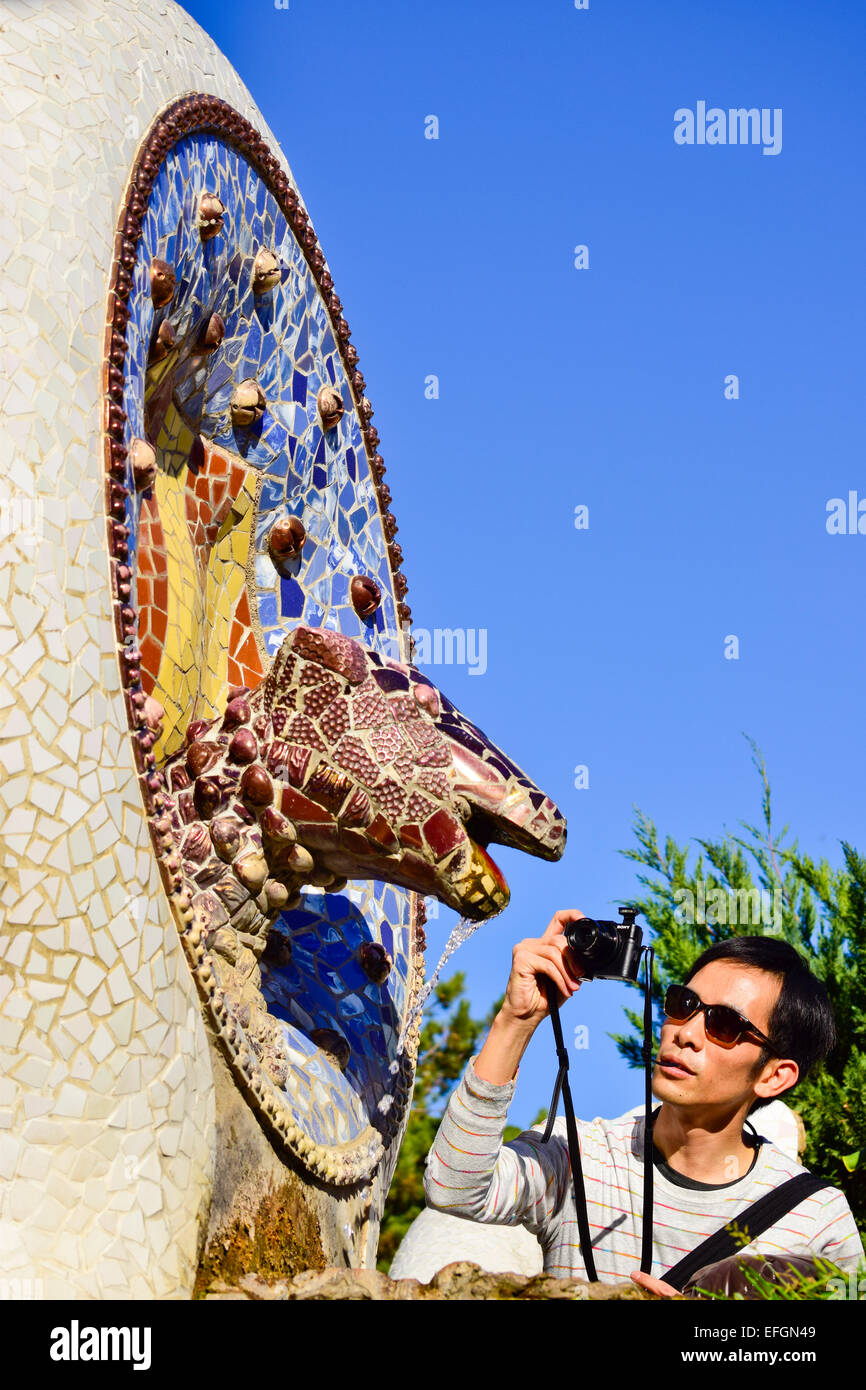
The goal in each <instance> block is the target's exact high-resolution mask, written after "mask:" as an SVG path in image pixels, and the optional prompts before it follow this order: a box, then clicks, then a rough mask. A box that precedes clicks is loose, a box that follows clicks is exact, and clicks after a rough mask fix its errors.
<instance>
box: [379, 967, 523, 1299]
mask: <svg viewBox="0 0 866 1390" xmlns="http://www.w3.org/2000/svg"><path fill="white" fill-rule="evenodd" d="M464 985H465V976H464V975H463V974H461V973H458V974H456V975H452V977H451V979H450V980H440V982H439V984H438V985H437V986H436V988H435V989H434V991H433V994H432V995H431V1001H432V1002H431V1003H430V1004H428V1008H429V1009H430V1013H431V1017H430V1018H428V1021H427V1022H426V1023H425V1024H424V1027H423V1028H422V1030H421V1038H420V1042H419V1047H418V1066H417V1068H416V1071H415V1091H414V1095H413V1098H412V1109H411V1112H410V1115H409V1122H408V1124H407V1126H406V1134H405V1137H404V1139H403V1144H402V1147H401V1149H400V1154H399V1157H398V1159H397V1166H396V1169H395V1170H394V1177H393V1180H392V1182H391V1187H390V1189H389V1191H388V1198H387V1201H386V1203H385V1210H384V1214H383V1216H382V1226H381V1230H380V1235H379V1258H378V1265H377V1268H379V1269H380V1270H382V1271H383V1272H384V1273H386V1274H387V1272H388V1268H389V1266H390V1264H391V1261H392V1260H393V1258H394V1256H395V1254H396V1253H397V1247H398V1245H399V1244H400V1241H401V1240H402V1239H403V1237H404V1235H405V1234H406V1232H407V1231H408V1229H409V1227H410V1226H411V1224H412V1222H413V1221H414V1220H415V1217H416V1216H418V1214H419V1213H420V1212H421V1211H422V1210H423V1208H424V1205H425V1202H424V1161H425V1159H426V1157H427V1154H428V1153H429V1152H430V1149H431V1148H432V1145H433V1140H434V1139H435V1138H436V1131H437V1130H438V1128H439V1121H440V1119H441V1116H442V1112H443V1110H444V1109H445V1106H446V1104H447V1102H448V1097H449V1096H450V1094H451V1092H452V1091H453V1090H454V1087H455V1086H456V1084H457V1082H458V1081H459V1080H460V1077H461V1076H462V1075H463V1072H464V1071H465V1069H466V1064H467V1062H468V1061H469V1059H470V1057H472V1056H473V1055H474V1054H475V1053H477V1051H478V1041H479V1038H480V1037H481V1034H482V1033H483V1032H484V1031H485V1029H487V1028H488V1027H489V1026H490V1024H491V1023H492V1022H493V1019H494V1018H495V1017H496V1014H497V1013H498V1012H499V1009H500V1007H501V1004H502V1000H501V999H498V1000H497V1001H496V1002H495V1003H494V1004H493V1006H492V1008H491V1010H490V1012H489V1013H488V1015H487V1017H486V1018H484V1019H477V1018H473V1017H472V1016H471V1013H470V1009H469V1001H468V999H466V998H465V996H464V993H463V989H464Z"/></svg>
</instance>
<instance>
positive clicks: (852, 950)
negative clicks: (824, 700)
mask: <svg viewBox="0 0 866 1390" xmlns="http://www.w3.org/2000/svg"><path fill="white" fill-rule="evenodd" d="M749 743H750V746H751V748H752V761H753V763H754V765H755V767H756V769H757V771H758V773H759V776H760V779H761V789H762V795H761V809H762V819H761V823H760V824H759V825H757V826H756V825H751V824H749V823H747V822H740V832H741V833H739V834H732V833H730V832H728V831H727V830H726V831H725V833H724V834H723V835H722V836H720V837H719V838H717V839H707V840H701V839H698V840H696V842H695V843H696V844H697V845H698V846H699V852H698V854H697V857H696V859H695V860H694V862H693V864H691V865H690V863H689V859H690V856H691V850H690V847H689V845H684V846H681V845H678V844H677V843H676V841H675V840H674V839H673V838H672V837H671V836H667V837H666V838H665V840H664V844H662V843H661V840H660V837H659V834H658V831H657V829H656V826H655V825H654V823H653V822H652V821H651V820H650V819H649V817H648V816H645V815H644V814H643V813H642V812H641V811H640V810H636V816H635V826H634V829H635V837H636V839H637V848H632V849H627V850H623V851H621V852H622V853H623V854H624V855H625V856H626V857H627V858H629V859H632V860H634V861H635V862H636V863H638V864H640V865H641V866H642V868H643V869H644V870H645V872H643V873H640V874H639V875H638V879H639V881H640V883H641V884H642V885H643V886H644V888H645V890H646V891H645V895H644V896H643V897H642V898H641V899H636V900H635V901H634V906H635V907H637V908H639V909H640V911H641V912H642V914H643V916H644V919H645V921H646V923H647V925H648V926H649V928H650V929H651V932H652V945H653V949H654V951H655V953H656V961H655V965H656V969H655V975H654V984H653V998H654V1002H655V1016H656V1020H657V1022H656V1037H655V1047H656V1048H658V1045H659V1039H658V1026H659V1021H660V1019H661V1001H662V999H663V997H664V992H665V990H666V988H667V986H668V985H669V984H671V983H676V982H679V981H681V980H682V979H683V978H684V977H685V975H686V973H687V972H688V969H689V967H690V965H691V964H692V962H693V961H694V959H695V958H696V956H698V955H699V954H700V952H701V951H703V950H704V949H705V948H706V947H707V946H711V945H713V944H714V943H715V942H716V941H721V940H725V939H727V938H728V937H731V936H752V935H760V934H765V935H775V936H778V937H780V938H782V939H783V940H785V941H787V942H789V943H790V945H792V946H794V947H795V948H796V949H797V950H798V951H799V952H800V953H801V954H802V955H803V957H804V958H805V959H806V961H807V962H808V964H809V966H810V968H811V970H812V971H813V973H814V974H815V975H817V976H818V978H819V979H820V980H822V981H823V983H824V985H825V986H826V988H827V990H828V992H829V995H830V999H831V1001H832V1004H833V1009H834V1012H835V1015H836V1025H837V1029H838V1035H839V1041H838V1045H837V1047H836V1048H835V1049H834V1051H833V1053H832V1054H831V1055H830V1057H829V1058H828V1059H827V1061H826V1062H825V1063H824V1064H823V1065H822V1066H821V1067H819V1068H816V1069H815V1070H814V1071H813V1072H812V1073H811V1074H810V1075H809V1076H808V1077H807V1078H805V1079H804V1080H803V1081H801V1082H800V1083H799V1084H798V1085H797V1087H796V1089H795V1090H794V1091H793V1093H792V1095H791V1104H792V1105H793V1106H794V1107H795V1108H796V1109H797V1110H798V1111H799V1112H800V1113H801V1114H802V1117H803V1120H804V1123H805V1127H806V1134H807V1147H806V1152H805V1155H804V1159H803V1161H804V1163H805V1164H806V1166H807V1167H808V1168H810V1169H811V1170H812V1171H813V1172H816V1173H819V1174H820V1175H821V1176H822V1177H825V1178H827V1179H828V1180H829V1181H830V1182H832V1183H833V1184H834V1186H838V1187H840V1188H841V1189H842V1190H843V1191H844V1192H845V1194H846V1196H847V1198H848V1201H849V1204H850V1206H851V1209H852V1211H853V1213H854V1217H855V1220H856V1221H857V1223H858V1225H859V1226H860V1229H861V1231H863V1230H864V1229H866V1163H863V1162H862V1161H860V1150H861V1149H862V1148H866V1145H864V1137H866V859H864V857H863V856H862V855H861V854H859V853H858V852H857V851H856V850H855V849H853V848H852V847H851V845H849V844H847V843H844V842H843V844H842V854H843V866H842V867H841V868H839V869H834V868H833V867H831V865H830V864H829V863H828V862H827V860H826V859H820V860H818V861H815V860H813V859H811V858H810V857H809V856H808V855H805V854H801V853H800V852H799V851H798V847H797V842H796V841H794V842H792V843H791V844H787V845H786V843H785V841H786V837H787V834H788V827H787V826H785V827H783V829H782V830H781V831H780V832H779V833H778V834H777V833H776V831H775V827H774V825H773V819H772V809H771V797H770V784H769V779H768V777H767V770H766V767H765V765H764V760H763V758H762V757H761V754H760V752H759V750H758V749H757V747H756V746H755V744H754V742H753V741H752V740H751V739H749ZM699 881H702V882H703V886H704V898H705V900H706V901H707V902H708V903H710V902H711V903H712V905H713V906H714V907H715V909H716V911H715V912H712V911H707V912H706V913H705V914H704V916H705V920H704V921H700V920H697V917H698V914H697V913H694V914H689V913H688V912H686V911H685V910H684V909H685V908H686V907H687V906H688V905H689V904H690V903H694V904H695V905H697V902H698V883H699ZM714 890H719V891H718V893H717V894H716V896H715V897H713V896H712V895H713V893H714ZM755 890H757V891H758V892H759V893H760V892H761V890H763V891H764V893H765V894H766V895H767V896H766V897H765V899H764V903H765V905H767V904H774V905H775V906H776V908H777V911H776V912H775V915H774V917H773V919H772V920H771V921H770V922H769V924H768V923H767V922H766V921H765V922H764V925H760V924H756V923H755V922H754V921H749V920H746V921H743V920H742V918H743V912H742V910H741V909H742V908H743V906H744V905H745V904H746V903H747V902H749V901H750V899H749V897H748V895H750V894H753V893H754V891H755ZM689 894H691V895H692V897H691V898H689V896H688V895H689ZM774 894H775V897H773V895H774ZM751 901H754V899H751ZM732 909H733V910H732ZM736 909H740V910H736ZM690 915H691V916H693V917H694V918H695V920H688V918H689V916H690ZM714 919H715V920H714ZM625 1012H626V1017H627V1019H628V1022H629V1023H630V1025H631V1027H632V1029H633V1032H632V1033H629V1034H622V1035H613V1036H614V1041H615V1042H616V1044H617V1047H618V1048H619V1051H620V1053H621V1054H622V1056H623V1057H625V1058H626V1060H627V1061H628V1063H629V1065H630V1066H635V1067H640V1066H641V1065H642V1059H641V1038H642V1036H643V1021H642V1016H641V1015H640V1014H639V1013H638V1012H636V1011H634V1010H628V1009H627V1010H626V1011H625ZM786 1099H787V1097H786Z"/></svg>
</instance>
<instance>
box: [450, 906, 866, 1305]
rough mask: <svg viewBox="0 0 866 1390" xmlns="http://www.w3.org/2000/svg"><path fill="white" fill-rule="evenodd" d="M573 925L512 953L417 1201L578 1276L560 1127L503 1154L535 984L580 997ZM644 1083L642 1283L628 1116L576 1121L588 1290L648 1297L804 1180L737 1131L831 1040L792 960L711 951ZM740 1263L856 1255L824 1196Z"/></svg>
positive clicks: (637, 1121) (535, 1020)
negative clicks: (530, 1243)
mask: <svg viewBox="0 0 866 1390" xmlns="http://www.w3.org/2000/svg"><path fill="white" fill-rule="evenodd" d="M582 916H583V913H581V912H579V911H578V910H577V909H565V910H563V911H560V912H557V913H555V914H554V917H553V919H552V920H551V922H550V925H549V926H548V927H547V930H546V931H545V932H544V935H543V936H541V937H540V938H530V939H528V940H526V941H521V942H520V944H519V945H518V946H516V947H515V948H514V952H513V959H512V967H511V974H510V976H509V979H508V986H507V989H506V992H505V998H504V1001H503V1004H502V1008H501V1009H500V1011H499V1013H498V1014H497V1016H496V1018H495V1020H494V1022H493V1024H492V1026H491V1029H490V1032H489V1034H488V1036H487V1039H486V1041H485V1043H484V1046H483V1047H482V1049H481V1052H480V1053H479V1054H478V1056H477V1057H474V1058H473V1059H472V1060H471V1061H470V1062H469V1064H468V1066H467V1068H466V1072H465V1073H464V1076H463V1078H462V1080H461V1082H460V1085H459V1086H458V1088H457V1090H456V1091H455V1092H454V1094H453V1095H452V1097H451V1100H450V1101H449V1104H448V1108H447V1110H446V1112H445V1115H444V1116H443V1119H442V1123H441V1125H440V1127H439V1131H438V1134H437V1136H436V1141H435V1143H434V1145H433V1148H432V1149H431V1151H430V1155H429V1158H428V1162H427V1171H426V1176H425V1191H426V1196H427V1203H428V1205H429V1206H431V1207H435V1208H436V1209H438V1210H440V1211H444V1212H449V1213H451V1214H452V1215H456V1216H463V1217H467V1218H469V1219H471V1220H475V1221H485V1222H494V1223H500V1224H504V1225H518V1224H520V1223H522V1224H523V1225H525V1226H526V1227H527V1228H528V1229H529V1230H530V1231H532V1232H533V1233H534V1234H535V1235H536V1236H537V1237H538V1240H539V1242H540V1244H541V1246H542V1249H543V1251H544V1269H545V1272H546V1273H549V1274H555V1275H559V1276H560V1277H563V1278H569V1277H571V1278H573V1277H585V1268H584V1264H583V1260H582V1258H581V1252H580V1241H579V1235H578V1225H577V1212H576V1208H575V1201H574V1192H573V1185H572V1176H571V1167H570V1164H569V1158H568V1146H567V1141H566V1134H565V1122H564V1120H562V1119H561V1118H560V1119H557V1121H556V1122H555V1125H554V1129H553V1133H552V1135H551V1138H550V1141H549V1142H548V1143H546V1144H545V1143H544V1142H543V1140H542V1135H541V1134H540V1133H538V1132H536V1131H534V1130H530V1131H526V1132H524V1133H523V1134H521V1135H520V1136H519V1137H518V1138H517V1139H515V1140H512V1141H511V1142H509V1143H507V1144H503V1142H502V1135H503V1130H504V1128H505V1124H506V1119H507V1113H508V1106H509V1103H510V1101H511V1098H512V1096H513V1094H514V1088H515V1078H516V1075H517V1070H518V1067H519V1065H520V1061H521V1058H522V1057H523V1054H524V1052H525V1051H526V1048H527V1046H528V1044H529V1040H530V1038H531V1037H532V1035H533V1033H534V1032H535V1030H536V1028H537V1027H538V1025H539V1024H540V1023H541V1022H542V1021H543V1019H545V1018H546V1017H547V1014H548V1011H549V1010H548V1002H547V995H546V985H545V984H544V981H547V980H549V981H552V982H553V985H554V986H555V988H556V995H557V1002H558V1003H559V1004H560V1005H561V1004H563V1003H564V1002H565V1001H566V1000H567V999H570V998H571V997H572V995H573V994H575V993H576V991H577V990H578V988H579V987H580V983H581V976H580V971H579V967H577V965H576V963H575V961H574V958H573V956H572V954H571V952H570V950H569V948H568V944H567V942H566V938H565V935H564V928H565V926H566V925H567V924H568V923H569V922H573V921H576V920H578V919H579V918H581V917H582ZM665 1013H666V1017H665V1020H664V1023H663V1025H662V1030H661V1046H660V1048H659V1052H658V1056H657V1057H656V1060H655V1067H654V1071H653V1079H652V1085H653V1093H654V1095H655V1096H656V1098H657V1099H658V1100H659V1101H660V1102H661V1104H660V1106H659V1107H658V1108H657V1109H655V1110H654V1111H653V1120H652V1123H653V1145H654V1167H655V1173H654V1183H655V1191H656V1196H655V1209H654V1221H653V1262H652V1272H651V1273H650V1274H645V1273H641V1272H640V1271H639V1269H638V1268H637V1266H638V1264H639V1263H640V1249H641V1244H640V1242H641V1228H642V1206H643V1153H644V1117H643V1115H639V1116H638V1117H637V1118H635V1117H634V1116H624V1117H623V1118H621V1119H618V1120H604V1119H595V1120H592V1121H578V1134H579V1140H580V1153H581V1165H582V1168H583V1175H584V1182H585V1187H586V1201H587V1212H588V1218H589V1230H590V1235H591V1242H592V1250H593V1255H594V1258H595V1265H596V1269H597V1272H598V1277H599V1278H600V1279H601V1280H603V1281H611V1282H615V1281H617V1280H622V1279H625V1278H628V1277H629V1276H630V1277H631V1278H633V1279H634V1281H635V1282H636V1283H638V1284H640V1285H641V1286H642V1287H644V1288H646V1289H649V1290H651V1291H652V1292H655V1293H660V1294H674V1293H677V1292H678V1290H677V1289H676V1288H674V1287H672V1286H671V1285H670V1284H667V1283H665V1281H664V1275H665V1273H666V1271H668V1270H671V1269H672V1268H673V1267H674V1266H675V1265H677V1264H678V1263H679V1261H680V1260H681V1259H682V1258H683V1257H684V1256H685V1255H686V1254H688V1253H689V1252H690V1251H692V1250H694V1249H695V1248H696V1247H697V1246H699V1245H700V1244H701V1242H702V1241H704V1240H705V1239H706V1238H707V1237H708V1236H710V1235H712V1234H714V1233H715V1232H716V1231H718V1230H719V1229H720V1228H722V1227H724V1226H725V1225H726V1224H727V1223H728V1222H731V1221H735V1220H736V1218H737V1217H738V1216H739V1215H740V1214H741V1213H742V1212H743V1211H744V1210H745V1209H746V1208H747V1207H749V1206H750V1205H751V1204H752V1203H753V1202H755V1201H756V1200H757V1199H758V1198H760V1197H762V1196H763V1195H764V1194H765V1193H767V1192H769V1191H770V1190H771V1189H773V1188H776V1187H778V1186H779V1185H780V1184H782V1183H783V1182H785V1181H786V1180H787V1179H789V1178H791V1177H793V1176H794V1175H796V1174H798V1173H803V1172H805V1171H806V1170H805V1169H803V1168H802V1166H801V1165H800V1164H799V1163H797V1162H796V1161H794V1160H793V1159H790V1158H788V1157H787V1156H786V1155H784V1154H782V1153H781V1152H780V1151H779V1150H778V1149H776V1148H775V1147H774V1146H773V1145H772V1144H770V1143H768V1142H766V1141H761V1140H760V1139H759V1138H758V1136H757V1135H756V1134H755V1133H754V1131H753V1130H752V1131H751V1132H749V1130H751V1127H750V1126H748V1128H744V1125H747V1116H748V1114H749V1112H750V1111H752V1110H754V1109H758V1108H760V1107H761V1106H762V1105H764V1104H768V1103H769V1102H770V1101H772V1100H775V1099H777V1098H779V1097H781V1096H782V1095H784V1094H785V1093H786V1092H788V1091H790V1090H791V1088H792V1087H793V1086H795V1085H796V1083H797V1081H798V1079H799V1078H800V1077H802V1076H805V1075H806V1073H807V1072H808V1070H809V1069H810V1067H812V1066H814V1065H815V1064H817V1063H818V1062H820V1061H821V1060H822V1059H823V1058H824V1057H825V1056H826V1055H827V1053H828V1052H829V1051H830V1049H831V1048H832V1046H833V1044H834V1040H835V1030H834V1024H833V1015H832V1010H831V1008H830V1003H829V1000H828V998H827V993H826V991H825V989H824V987H823V985H822V984H821V983H820V981H819V980H817V979H816V978H815V976H813V975H812V974H811V972H810V971H809V969H808V967H807V966H806V965H805V963H804V962H803V961H802V959H801V958H800V956H799V955H798V954H797V952H796V951H795V950H794V949H793V947H791V946H789V945H787V943H785V942H783V941H780V940H778V939H776V938H773V937H760V936H741V937H732V938H730V939H729V940H727V941H724V942H719V943H717V944H716V945H715V946H711V947H710V948H709V949H708V950H706V951H704V952H703V954H702V955H701V956H699V957H698V959H697V960H696V961H695V962H694V964H693V966H692V968H691V970H690V971H689V974H688V976H687V978H686V979H685V980H684V981H683V983H682V984H681V985H676V986H672V987H671V988H670V989H669V990H668V992H667V995H666V997H665ZM743 1253H745V1254H747V1255H753V1254H754V1255H764V1256H789V1257H791V1256H799V1257H806V1258H810V1259H815V1258H819V1257H820V1258H823V1259H825V1260H828V1261H831V1262H832V1263H833V1264H835V1265H837V1266H839V1268H841V1269H843V1270H845V1271H848V1270H856V1269H857V1267H858V1265H859V1263H860V1261H861V1260H862V1259H863V1246H862V1243H861V1241H860V1237H859V1235H858V1232H857V1227H856V1225H855V1223H854V1218H853V1216H852V1213H851V1210H850V1208H849V1206H848V1203H847V1201H846V1200H845V1197H844V1195H843V1194H842V1192H840V1191H839V1190H838V1189H836V1188H832V1187H824V1188H822V1189H821V1190H819V1191H817V1192H813V1193H812V1194H811V1195H809V1196H807V1197H805V1198H804V1199H803V1200H801V1201H799V1202H797V1204H796V1205H795V1206H794V1207H793V1208H792V1209H791V1210H789V1211H788V1212H787V1213H786V1214H785V1215H784V1216H782V1217H781V1218H780V1219H779V1220H777V1221H776V1222H775V1224H773V1225H771V1226H770V1227H769V1228H768V1229H767V1230H765V1231H764V1232H763V1233H762V1234H761V1235H759V1236H757V1238H756V1239H754V1240H753V1241H752V1242H751V1243H750V1244H749V1245H748V1246H746V1247H745V1248H744V1251H743Z"/></svg>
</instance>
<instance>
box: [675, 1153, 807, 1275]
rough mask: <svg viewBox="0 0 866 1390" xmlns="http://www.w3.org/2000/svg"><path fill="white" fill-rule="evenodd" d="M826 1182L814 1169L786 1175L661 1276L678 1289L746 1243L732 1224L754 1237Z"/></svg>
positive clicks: (750, 1237) (751, 1239)
mask: <svg viewBox="0 0 866 1390" xmlns="http://www.w3.org/2000/svg"><path fill="white" fill-rule="evenodd" d="M829 1186H830V1184H829V1183H828V1182H827V1181H826V1180H825V1179H824V1178H819V1177H816V1176H815V1174H814V1173H798V1174H797V1176H796V1177H795V1178H788V1180H787V1182H783V1183H780V1185H779V1186H778V1187H774V1188H773V1190H772V1192H766V1193H765V1194H764V1196H763V1197H759V1198H758V1200H757V1202H753V1203H752V1205H751V1206H750V1207H747V1208H746V1210H745V1211H744V1212H741V1213H740V1215H739V1216H737V1217H735V1218H734V1220H733V1221H729V1222H728V1223H727V1224H726V1225H724V1226H722V1228H721V1229H720V1230H718V1231H716V1233H715V1235H712V1236H707V1238H706V1240H702V1241H701V1243H700V1245H698V1246H696V1247H695V1249H694V1250H692V1251H691V1252H690V1253H689V1254H688V1255H685V1256H684V1257H683V1258H682V1259H681V1260H680V1261H679V1262H678V1263H677V1264H675V1265H674V1267H673V1269H669V1270H668V1272H667V1273H666V1274H663V1275H662V1276H661V1277H662V1279H663V1280H664V1281H665V1283H666V1284H671V1285H672V1286H673V1288H675V1289H679V1290H682V1289H683V1288H684V1287H685V1285H686V1284H687V1283H688V1282H689V1280H690V1279H691V1278H692V1275H694V1274H697V1272H698V1270H699V1269H703V1268H704V1266H705V1265H712V1264H716V1262H717V1261H718V1260H726V1259H728V1257H729V1256H730V1255H736V1254H737V1252H738V1251H739V1250H741V1249H742V1248H743V1246H744V1245H745V1244H746V1243H747V1242H745V1241H743V1239H742V1237H735V1236H733V1235H732V1234H731V1227H732V1226H734V1225H736V1227H737V1229H738V1230H739V1231H743V1232H746V1233H747V1234H748V1239H749V1241H753V1240H756V1239H757V1237H758V1236H759V1235H761V1233H762V1232H763V1231H768V1230H769V1229H770V1227H771V1226H774V1225H775V1224H776V1222H777V1221H778V1220H779V1219H780V1217H782V1216H784V1215H785V1213H786V1212H789V1211H792V1210H793V1208H794V1207H796V1206H797V1205H798V1204H799V1203H800V1202H802V1201H804V1200H805V1198H806V1197H811V1195H812V1193H813V1192H817V1191H818V1190H819V1188H822V1187H829Z"/></svg>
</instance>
